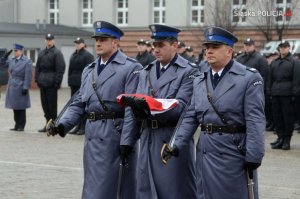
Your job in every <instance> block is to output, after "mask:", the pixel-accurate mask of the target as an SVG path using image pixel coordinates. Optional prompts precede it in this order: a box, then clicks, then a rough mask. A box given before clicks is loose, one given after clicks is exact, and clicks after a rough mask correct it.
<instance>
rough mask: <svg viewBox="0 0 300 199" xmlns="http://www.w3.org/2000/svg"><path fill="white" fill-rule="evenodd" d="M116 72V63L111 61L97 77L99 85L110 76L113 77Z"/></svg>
mask: <svg viewBox="0 0 300 199" xmlns="http://www.w3.org/2000/svg"><path fill="white" fill-rule="evenodd" d="M115 73H116V64H114V63H109V64H108V65H107V66H105V68H104V69H103V71H102V72H101V73H100V75H99V77H98V79H97V85H103V84H104V82H106V81H107V80H108V79H109V78H111V77H112V76H113V75H114V74H115Z"/></svg>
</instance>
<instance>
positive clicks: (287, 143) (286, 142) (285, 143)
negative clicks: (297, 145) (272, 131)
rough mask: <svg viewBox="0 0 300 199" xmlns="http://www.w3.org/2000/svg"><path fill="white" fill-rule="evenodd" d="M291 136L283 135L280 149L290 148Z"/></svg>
mask: <svg viewBox="0 0 300 199" xmlns="http://www.w3.org/2000/svg"><path fill="white" fill-rule="evenodd" d="M290 145H291V137H285V138H284V140H283V144H282V148H281V149H282V150H290V149H291V146H290Z"/></svg>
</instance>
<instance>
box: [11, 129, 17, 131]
mask: <svg viewBox="0 0 300 199" xmlns="http://www.w3.org/2000/svg"><path fill="white" fill-rule="evenodd" d="M9 130H10V131H16V130H17V129H16V128H12V129H9Z"/></svg>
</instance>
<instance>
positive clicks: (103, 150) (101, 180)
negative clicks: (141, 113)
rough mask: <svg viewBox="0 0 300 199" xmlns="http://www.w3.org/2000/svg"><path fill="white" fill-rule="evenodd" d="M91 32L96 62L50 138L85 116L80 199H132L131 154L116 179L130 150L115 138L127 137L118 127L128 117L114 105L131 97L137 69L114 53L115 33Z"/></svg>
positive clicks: (104, 28)
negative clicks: (118, 99) (124, 95)
mask: <svg viewBox="0 0 300 199" xmlns="http://www.w3.org/2000/svg"><path fill="white" fill-rule="evenodd" d="M94 30H95V31H94V34H93V36H92V38H95V47H96V53H97V55H98V58H97V59H96V60H95V61H94V62H92V63H91V64H89V65H87V66H86V67H85V68H84V70H83V73H82V77H81V80H82V84H81V87H80V89H79V94H78V96H76V99H75V100H74V102H73V103H72V104H71V106H69V107H68V109H67V111H66V113H65V114H64V115H63V117H62V118H61V119H60V120H59V121H58V125H57V126H56V127H54V128H52V129H49V133H50V134H53V135H54V134H56V133H59V134H60V135H61V134H65V133H66V132H68V131H69V130H70V129H71V128H72V127H74V125H76V124H77V123H78V121H80V119H81V118H82V117H83V116H84V115H85V114H87V115H88V118H87V123H86V127H85V138H86V140H85V144H84V154H83V155H84V184H83V191H82V199H99V198H112V199H113V198H120V199H127V198H132V199H135V165H136V155H137V154H136V153H134V152H132V153H131V154H130V156H129V157H128V167H126V168H124V169H123V172H122V174H121V176H119V173H120V172H119V169H120V163H121V158H123V156H122V154H123V153H124V150H125V151H127V150H132V148H122V149H120V147H119V145H120V134H123V132H124V131H127V127H126V126H125V125H123V124H126V122H125V120H124V115H126V114H127V113H124V112H125V109H124V107H123V106H120V105H119V104H117V103H116V97H117V96H118V95H120V94H123V93H129V94H130V93H135V91H136V87H137V81H138V72H137V71H139V70H141V69H142V66H141V65H140V64H139V63H138V62H137V61H136V60H134V59H131V58H129V57H128V56H126V55H125V54H124V53H122V52H121V51H119V50H118V46H119V42H120V38H121V36H123V34H124V33H123V32H122V31H121V30H120V29H119V28H118V27H116V26H114V25H113V24H111V23H109V22H106V21H96V22H95V23H94ZM126 111H129V110H126ZM129 113H130V112H129ZM120 155H121V158H120ZM119 177H120V178H121V181H119V180H118V179H119ZM118 189H119V190H121V192H120V193H119V192H118ZM117 194H120V195H118V196H117Z"/></svg>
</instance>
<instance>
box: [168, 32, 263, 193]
mask: <svg viewBox="0 0 300 199" xmlns="http://www.w3.org/2000/svg"><path fill="white" fill-rule="evenodd" d="M204 35H205V39H204V45H205V46H206V53H207V55H206V57H207V61H208V63H209V66H210V68H208V69H207V70H206V71H205V72H204V73H203V74H202V75H201V76H199V77H196V78H195V80H194V89H193V96H192V101H191V105H190V106H189V108H188V110H187V112H186V114H185V115H184V118H183V120H182V123H181V125H180V127H179V129H178V131H177V134H176V136H175V140H174V145H173V146H172V148H171V150H166V151H164V154H165V155H168V154H169V155H173V152H174V151H177V153H179V157H180V156H181V150H183V149H184V148H185V147H186V145H188V143H189V142H190V140H191V139H192V137H193V133H194V132H195V130H196V129H197V127H198V125H199V124H201V125H200V126H201V133H200V138H199V140H198V144H197V155H196V169H197V170H196V174H197V199H211V198H213V199H218V198H222V199H248V198H249V196H248V195H249V192H248V186H247V185H248V182H247V175H248V176H249V177H250V178H251V177H252V174H253V175H254V179H253V181H254V193H253V194H254V196H255V197H254V198H256V199H257V198H258V183H257V170H256V169H257V168H258V167H259V166H260V164H261V162H262V158H263V156H264V152H265V149H264V130H265V115H264V85H263V84H264V83H263V79H262V77H261V75H260V74H259V72H258V71H257V70H256V69H254V68H247V67H246V66H244V65H242V64H240V63H238V62H236V61H234V60H232V51H233V45H234V43H235V42H236V41H237V38H236V37H235V36H234V35H233V34H232V33H230V32H228V31H227V30H224V29H222V28H219V27H210V28H208V29H206V30H205V34H204ZM174 159H176V158H174ZM249 182H250V181H249ZM251 193H252V192H251Z"/></svg>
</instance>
